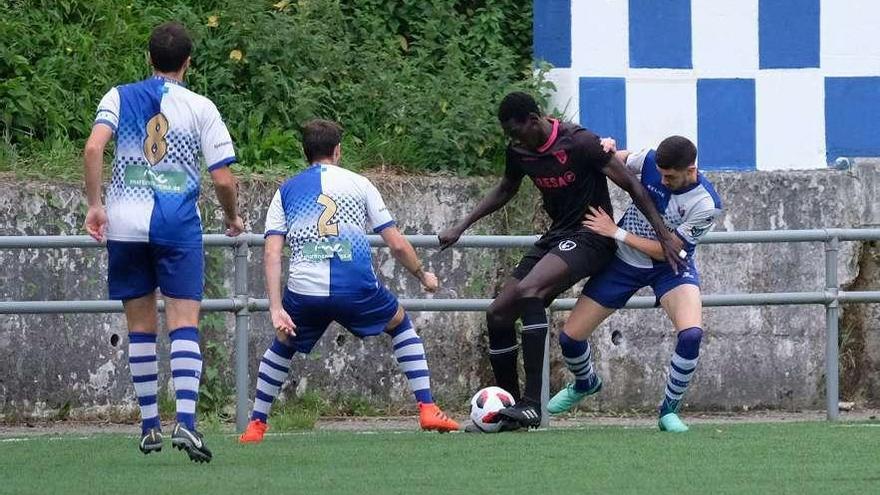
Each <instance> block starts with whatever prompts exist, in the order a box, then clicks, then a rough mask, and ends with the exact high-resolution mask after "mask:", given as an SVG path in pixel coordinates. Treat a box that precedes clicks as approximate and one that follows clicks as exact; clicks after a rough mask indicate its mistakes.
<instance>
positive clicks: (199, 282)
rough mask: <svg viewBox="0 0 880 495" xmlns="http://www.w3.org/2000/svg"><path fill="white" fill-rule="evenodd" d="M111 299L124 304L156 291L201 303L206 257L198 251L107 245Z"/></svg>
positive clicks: (119, 243) (132, 244)
mask: <svg viewBox="0 0 880 495" xmlns="http://www.w3.org/2000/svg"><path fill="white" fill-rule="evenodd" d="M107 254H108V257H109V261H108V270H107V287H108V288H109V289H110V299H121V300H123V301H127V300H129V299H135V298H138V297H141V296H145V295H147V294H149V293H151V292H153V291H155V290H156V287H158V288H159V290H161V291H162V294H164V295H166V296H168V297H173V298H175V299H191V300H194V301H201V300H202V290H203V287H204V285H205V255H204V253H203V252H202V248H201V247H174V246H160V245H156V244H150V243H149V242H122V241H107Z"/></svg>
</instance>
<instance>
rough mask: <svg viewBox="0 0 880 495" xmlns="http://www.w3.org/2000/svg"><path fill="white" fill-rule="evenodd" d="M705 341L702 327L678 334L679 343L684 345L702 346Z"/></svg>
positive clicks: (686, 329)
mask: <svg viewBox="0 0 880 495" xmlns="http://www.w3.org/2000/svg"><path fill="white" fill-rule="evenodd" d="M701 340H703V329H702V328H700V327H690V328H685V329H684V330H682V331H680V332H678V341H679V342H681V343H683V344H691V345H700V341H701Z"/></svg>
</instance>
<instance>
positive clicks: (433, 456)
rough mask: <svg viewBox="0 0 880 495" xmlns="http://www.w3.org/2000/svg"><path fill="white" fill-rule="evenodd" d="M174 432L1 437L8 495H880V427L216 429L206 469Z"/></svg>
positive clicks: (2, 482) (1, 475)
mask: <svg viewBox="0 0 880 495" xmlns="http://www.w3.org/2000/svg"><path fill="white" fill-rule="evenodd" d="M168 440H169V439H168V438H166V446H165V448H164V449H163V450H162V452H159V453H157V454H151V455H149V456H143V455H142V454H141V453H140V452H138V450H137V446H136V439H135V438H134V437H133V436H130V437H128V436H123V435H110V434H108V435H95V436H90V437H82V436H77V435H67V436H59V437H18V438H0V493H16V494H18V493H125V494H137V493H144V494H161V493H168V494H175V495H180V494H186V493H190V494H197V493H204V494H211V495H215V494H225V493H237V494H247V495H252V494H258V493H302V494H313V493H314V494H327V495H329V494H336V493H346V494H351V493H363V494H367V493H400V494H419V495H426V494H432V493H440V494H446V495H448V494H458V493H471V494H479V495H483V494H493V493H528V494H543V493H561V494H580V493H651V494H661V493H669V494H689V493H701V494H703V493H713V494H714V493H761V494H770V493H793V494H798V495H803V494H808V493H823V494H824V493H880V424H841V425H832V424H825V423H778V424H733V425H698V426H695V427H693V428H692V430H691V431H690V432H689V433H686V434H681V435H671V434H663V433H660V432H659V431H657V430H655V429H649V428H624V427H592V428H585V429H568V430H549V431H534V432H528V433H504V434H496V435H477V434H465V433H453V434H447V435H440V434H436V433H422V432H415V431H404V432H387V431H385V432H376V433H369V432H363V433H354V432H303V433H291V434H282V435H270V436H267V439H266V440H265V441H264V442H263V443H262V444H260V445H248V446H241V445H238V444H237V443H236V438H235V436H233V435H220V434H216V435H209V436H208V437H207V441H208V445H209V446H210V447H211V448H212V449H213V451H214V461H213V462H212V463H210V464H207V465H197V464H193V463H191V462H190V461H189V460H188V459H187V458H186V456H185V454H183V453H182V452H178V451H177V450H174V449H172V448H171V445H170V442H169V441H168Z"/></svg>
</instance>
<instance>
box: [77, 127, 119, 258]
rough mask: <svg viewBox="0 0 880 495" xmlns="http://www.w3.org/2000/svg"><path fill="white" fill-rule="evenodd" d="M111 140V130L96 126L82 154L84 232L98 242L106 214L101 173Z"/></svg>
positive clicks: (104, 226) (100, 239)
mask: <svg viewBox="0 0 880 495" xmlns="http://www.w3.org/2000/svg"><path fill="white" fill-rule="evenodd" d="M112 138H113V130H112V129H110V128H109V127H107V126H106V125H104V124H96V125H95V126H94V127H92V133H91V135H89V139H88V140H87V141H86V147H85V151H84V152H83V166H84V168H85V180H86V198H87V200H88V204H89V211H88V213H86V222H85V227H86V231H87V232H88V233H89V235H90V236H92V238H93V239H95V240H96V241H98V242H103V241H104V232H105V229H106V227H107V212H106V211H105V210H104V203H103V201H102V200H101V183H102V182H103V177H102V173H103V170H104V149H105V148H106V147H107V143H109V142H110V139H112Z"/></svg>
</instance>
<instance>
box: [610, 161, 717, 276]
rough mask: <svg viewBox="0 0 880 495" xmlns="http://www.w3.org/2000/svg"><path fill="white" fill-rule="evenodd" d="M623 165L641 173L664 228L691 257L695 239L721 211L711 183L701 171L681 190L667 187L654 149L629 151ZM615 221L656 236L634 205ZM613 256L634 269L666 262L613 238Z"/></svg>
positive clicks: (650, 236) (626, 227)
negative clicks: (679, 241)
mask: <svg viewBox="0 0 880 495" xmlns="http://www.w3.org/2000/svg"><path fill="white" fill-rule="evenodd" d="M626 166H627V168H629V169H630V170H632V171H633V172H634V173H636V174H637V175H641V182H642V185H643V186H645V189H647V191H648V194H650V196H651V200H652V201H653V202H654V205H655V206H656V207H657V211H658V212H660V215H662V216H663V221H664V223H666V227H668V228H669V230H670V231H672V232H675V233H676V234H677V235H678V236H679V237H680V238H681V239H682V240H683V241H684V244H685V250H686V251H687V253H688V258H692V257H693V254H694V248H695V247H696V244H697V240H699V238H700V237H703V236H704V235H706V233H708V232H709V231H711V230H712V228H713V227H714V226H715V222H716V220H717V219H718V217H719V216H720V215H721V212H722V207H721V198H720V197H719V196H718V193H716V192H715V188H714V187H713V186H712V183H711V182H709V180H708V179H706V178H705V177H704V176H703V174H701V173H697V182H696V183H694V184H691V185H690V186H687V187H685V188H684V189H680V190H676V191H672V190H670V189H669V188H667V187H666V186H664V185H663V184H662V182H661V176H660V172H659V171H658V170H657V162H656V160H655V151H654V150H643V151H640V152H638V153H632V154H630V155H629V157H628V158H627V160H626ZM617 224H618V225H619V226H620V227H621V228H623V229H624V230H626V231H627V232H632V233H633V234H635V235H637V236H640V237H645V238H647V239H654V240H656V239H657V233H656V232H655V231H654V228H653V227H651V224H650V222H648V219H647V218H645V215H644V214H642V212H641V211H639V209H638V208H636V206H635V205H634V204H630V205H629V207H628V208H627V209H626V212H624V214H623V217H622V218H621V219H620V221H619V222H618V223H617ZM617 257H618V258H620V259H621V260H623V261H624V262H626V263H627V264H628V265H631V266H634V267H637V268H652V267H654V266H659V265H666V261H656V260H653V259H651V257H650V256H648V255H647V254H645V253H643V252H641V251H639V250H638V249H635V248H632V247H630V246H627V245H626V244H624V243H622V242H620V241H617Z"/></svg>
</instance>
